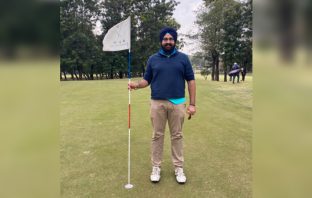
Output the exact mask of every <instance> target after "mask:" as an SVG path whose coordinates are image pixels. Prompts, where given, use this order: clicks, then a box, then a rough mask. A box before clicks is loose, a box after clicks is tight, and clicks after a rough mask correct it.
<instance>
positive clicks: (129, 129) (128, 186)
mask: <svg viewBox="0 0 312 198" xmlns="http://www.w3.org/2000/svg"><path fill="white" fill-rule="evenodd" d="M130 58H131V56H130V48H129V60H128V78H129V81H128V82H129V83H130V82H131V73H130V72H131V71H130ZM128 95H129V103H128V184H126V185H125V188H126V189H131V188H133V185H132V184H131V183H130V148H131V147H130V134H131V128H130V115H131V100H130V99H131V93H130V89H129V90H128Z"/></svg>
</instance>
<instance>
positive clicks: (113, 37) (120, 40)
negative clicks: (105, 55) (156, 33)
mask: <svg viewBox="0 0 312 198" xmlns="http://www.w3.org/2000/svg"><path fill="white" fill-rule="evenodd" d="M130 29H131V22H130V16H129V17H128V18H127V19H126V20H124V21H122V22H120V23H118V24H116V25H114V26H113V27H112V28H111V29H109V30H108V32H107V33H106V35H105V36H104V39H103V51H119V50H125V49H130V44H131V41H130V34H131V30H130Z"/></svg>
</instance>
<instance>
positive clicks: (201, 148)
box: [60, 76, 252, 198]
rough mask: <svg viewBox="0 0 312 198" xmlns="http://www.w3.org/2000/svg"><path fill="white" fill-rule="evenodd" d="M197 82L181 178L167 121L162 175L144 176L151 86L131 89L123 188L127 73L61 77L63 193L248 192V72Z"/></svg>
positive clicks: (237, 194) (200, 194)
mask: <svg viewBox="0 0 312 198" xmlns="http://www.w3.org/2000/svg"><path fill="white" fill-rule="evenodd" d="M221 79H222V78H221ZM196 83H197V102H196V104H197V114H196V115H195V116H194V117H192V119H191V120H190V121H189V120H185V124H184V155H185V165H184V167H185V173H186V176H187V183H186V184H185V185H178V184H177V183H176V181H175V178H174V175H173V167H172V163H171V158H170V140H169V131H168V128H167V131H166V136H165V150H164V159H163V164H162V178H161V181H160V183H158V184H152V183H151V182H150V181H149V175H150V171H151V164H150V140H151V136H152V131H151V123H150V118H149V103H150V102H149V101H150V89H149V88H146V89H142V90H138V91H133V92H132V94H131V100H132V104H131V105H132V121H131V124H132V125H131V128H132V130H131V132H132V133H131V146H132V147H131V148H132V150H131V157H132V158H131V162H132V167H131V183H132V184H134V188H133V189H131V190H126V189H125V188H124V185H125V184H126V183H127V143H128V141H127V140H128V139H127V138H128V126H127V119H128V118H127V116H128V115H127V111H128V109H127V106H128V92H127V80H126V79H124V80H102V81H80V82H78V81H68V82H61V89H60V90H61V105H60V107H61V115H60V118H61V121H60V128H61V133H60V157H61V195H62V197H66V198H70V197H234V198H237V197H251V195H252V190H251V183H252V168H251V167H252V163H251V147H252V145H251V141H252V124H251V121H252V77H251V76H247V79H246V81H245V82H242V83H239V84H234V85H233V84H232V83H230V82H212V81H210V80H203V79H202V78H201V77H198V78H197V81H196Z"/></svg>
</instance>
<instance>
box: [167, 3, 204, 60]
mask: <svg viewBox="0 0 312 198" xmlns="http://www.w3.org/2000/svg"><path fill="white" fill-rule="evenodd" d="M177 2H180V3H179V5H178V6H177V7H176V9H175V11H174V13H173V17H174V18H175V19H176V21H177V22H178V23H179V24H180V25H181V28H180V29H179V30H178V37H179V38H181V37H183V35H181V34H194V33H196V32H197V30H198V28H197V26H196V25H195V24H194V22H195V20H196V10H198V8H199V7H200V6H201V5H203V3H202V2H203V1H202V0H177ZM183 38H184V40H185V42H186V44H185V46H184V48H183V49H181V50H180V51H182V52H184V53H186V54H188V55H192V54H194V53H195V52H196V51H199V45H198V42H196V41H194V40H190V39H187V38H185V37H183Z"/></svg>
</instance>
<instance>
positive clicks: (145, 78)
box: [143, 58, 153, 84]
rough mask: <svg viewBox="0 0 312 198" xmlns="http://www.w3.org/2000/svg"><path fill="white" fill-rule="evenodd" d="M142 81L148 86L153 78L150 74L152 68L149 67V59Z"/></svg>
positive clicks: (151, 73)
mask: <svg viewBox="0 0 312 198" xmlns="http://www.w3.org/2000/svg"><path fill="white" fill-rule="evenodd" d="M143 78H144V80H146V81H147V82H148V84H151V82H152V78H153V72H152V66H151V58H149V59H148V61H147V67H146V71H145V74H144V77H143Z"/></svg>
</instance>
